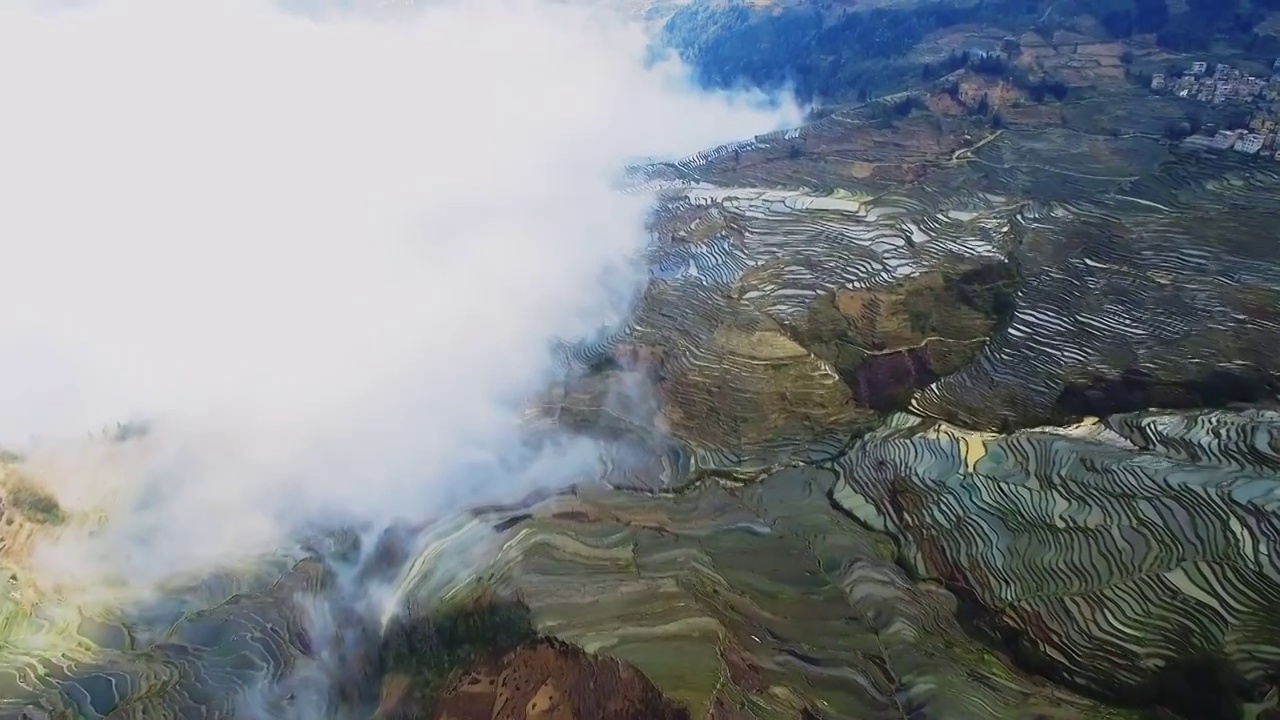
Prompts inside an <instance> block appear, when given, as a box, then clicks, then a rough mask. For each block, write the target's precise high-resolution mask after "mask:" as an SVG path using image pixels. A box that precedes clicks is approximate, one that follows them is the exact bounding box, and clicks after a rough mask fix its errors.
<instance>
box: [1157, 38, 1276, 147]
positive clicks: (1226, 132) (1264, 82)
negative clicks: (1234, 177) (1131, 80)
mask: <svg viewBox="0 0 1280 720" xmlns="http://www.w3.org/2000/svg"><path fill="white" fill-rule="evenodd" d="M1151 89H1152V90H1153V91H1155V92H1161V93H1170V94H1173V95H1176V96H1178V97H1181V98H1187V99H1190V100H1198V101H1200V102H1204V103H1209V104H1212V105H1222V104H1226V103H1235V104H1240V105H1245V106H1247V107H1249V108H1250V109H1251V110H1252V114H1251V116H1250V118H1249V121H1248V126H1247V127H1243V128H1228V129H1218V130H1216V132H1212V131H1213V128H1211V127H1206V128H1204V129H1205V130H1209V131H1211V133H1212V134H1205V133H1197V134H1194V135H1192V136H1190V137H1188V138H1186V139H1184V140H1183V141H1182V145H1183V147H1187V148H1196V149H1202V150H1235V151H1236V152H1239V153H1243V154H1245V155H1268V156H1271V157H1274V158H1275V159H1276V160H1277V161H1280V140H1278V139H1277V132H1278V131H1280V59H1277V60H1276V61H1275V63H1274V64H1273V65H1272V73H1271V76H1270V77H1257V76H1254V75H1251V74H1248V73H1245V72H1243V71H1241V70H1240V69H1238V68H1234V67H1231V66H1230V65H1226V64H1223V63H1217V64H1216V65H1215V67H1214V68H1213V73H1212V74H1210V73H1209V63H1207V62H1195V63H1192V65H1191V68H1190V69H1189V70H1187V71H1186V72H1184V73H1183V74H1182V75H1180V76H1170V75H1167V74H1165V73H1158V74H1156V75H1153V76H1152V77H1151Z"/></svg>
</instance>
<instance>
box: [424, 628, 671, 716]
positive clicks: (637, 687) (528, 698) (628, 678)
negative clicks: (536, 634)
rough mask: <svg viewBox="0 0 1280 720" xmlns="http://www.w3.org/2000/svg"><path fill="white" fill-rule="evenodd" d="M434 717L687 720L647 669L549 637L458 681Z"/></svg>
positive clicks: (477, 667)
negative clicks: (648, 676)
mask: <svg viewBox="0 0 1280 720" xmlns="http://www.w3.org/2000/svg"><path fill="white" fill-rule="evenodd" d="M427 717H429V718H431V719H432V720H688V718H689V711H688V709H686V708H685V707H683V706H682V705H680V704H678V703H676V702H674V701H672V700H670V699H668V698H667V697H666V696H664V695H663V694H662V692H661V691H660V690H658V688H657V686H655V685H654V684H653V682H652V681H651V680H649V678H647V677H645V675H644V673H642V672H640V671H639V670H638V669H636V668H635V666H633V665H630V664H628V663H624V662H622V661H620V660H617V659H614V658H609V657H602V656H598V655H590V654H588V653H586V652H584V651H583V650H582V649H580V648H578V647H576V646H574V645H571V644H569V643H566V642H562V641H559V640H555V639H551V638H544V639H541V640H537V641H535V642H532V643H528V644H526V645H523V646H521V647H519V648H517V649H516V650H514V651H512V652H510V653H508V654H507V655H505V656H503V657H501V658H494V657H489V658H484V659H482V660H480V661H478V662H476V663H475V664H473V665H472V667H470V668H468V669H467V670H466V671H465V672H463V673H461V674H460V675H459V676H458V677H456V678H454V679H453V680H452V681H451V682H450V683H449V684H448V685H447V686H446V688H445V690H444V692H443V693H442V694H441V696H440V699H439V701H438V702H437V703H436V707H435V708H434V710H433V712H432V713H431V714H430V715H428V716H427Z"/></svg>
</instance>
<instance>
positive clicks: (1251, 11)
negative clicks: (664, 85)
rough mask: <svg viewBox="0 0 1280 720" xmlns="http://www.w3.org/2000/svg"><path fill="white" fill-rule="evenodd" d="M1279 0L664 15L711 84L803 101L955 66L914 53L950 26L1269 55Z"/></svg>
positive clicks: (720, 8) (891, 88)
mask: <svg viewBox="0 0 1280 720" xmlns="http://www.w3.org/2000/svg"><path fill="white" fill-rule="evenodd" d="M1277 12H1280V0H977V1H976V2H974V1H972V0H970V1H965V0H939V1H936V2H922V3H904V4H903V6H901V7H895V6H892V5H890V6H886V7H875V8H872V9H866V10H863V9H859V8H857V7H856V5H855V6H852V7H851V6H848V5H845V4H842V3H839V2H818V3H812V4H810V3H803V4H799V5H795V6H787V7H784V8H779V7H777V6H770V5H747V4H739V3H727V4H725V3H707V2H702V1H701V0H695V1H694V2H692V3H690V4H688V5H685V6H683V7H681V8H680V9H679V10H677V11H676V12H675V13H674V14H672V15H671V17H670V18H668V20H667V21H666V24H665V26H664V28H663V38H664V41H665V43H666V44H667V46H668V47H670V48H672V49H674V50H675V51H676V52H677V53H679V55H680V56H681V57H682V58H683V59H684V60H685V61H686V62H689V63H690V64H691V65H693V66H694V67H695V68H696V71H697V72H698V75H699V79H700V81H701V82H702V83H704V84H705V85H707V86H709V87H732V86H735V85H740V84H747V85H754V86H758V87H764V88H770V89H772V88H781V87H786V86H790V87H793V88H794V89H795V92H796V94H797V95H798V96H799V97H800V99H801V100H802V101H806V102H809V101H815V100H819V101H827V102H843V101H861V100H866V99H869V98H872V97H877V96H879V95H883V94H886V93H892V92H896V91H898V90H901V89H903V88H904V87H910V86H911V85H912V84H913V83H914V82H916V81H929V80H933V79H936V77H938V76H941V75H942V74H945V73H946V72H947V71H949V70H954V69H957V68H956V67H955V66H954V65H955V62H956V61H955V58H943V59H942V61H941V62H940V63H937V64H932V65H930V66H929V67H922V66H923V65H925V64H927V63H926V62H923V61H922V59H921V58H920V57H918V56H917V55H915V54H913V51H914V50H915V49H916V48H917V47H918V46H919V45H920V43H921V42H922V41H924V40H926V39H927V38H928V37H929V36H930V35H931V34H933V33H937V32H938V31H941V30H944V29H946V28H950V27H953V26H959V25H968V24H972V25H978V26H988V27H997V28H1001V29H1004V30H1006V31H1007V32H1009V33H1010V34H1011V36H1014V35H1017V34H1019V33H1022V32H1027V31H1032V32H1036V33H1039V34H1041V35H1043V36H1045V37H1049V36H1051V35H1052V34H1053V33H1054V32H1056V31H1058V30H1060V29H1077V30H1078V29H1080V26H1081V25H1082V24H1087V25H1088V26H1089V29H1090V30H1091V31H1092V32H1094V33H1096V34H1097V35H1098V36H1100V37H1103V38H1107V39H1112V40H1127V39H1129V38H1132V37H1134V36H1136V35H1147V36H1150V38H1151V39H1152V40H1153V41H1154V43H1155V44H1156V45H1157V46H1158V47H1160V48H1162V49H1164V50H1167V51H1170V52H1176V53H1186V52H1198V51H1206V50H1209V49H1210V48H1211V47H1213V46H1214V45H1215V43H1218V44H1220V45H1227V46H1230V47H1232V48H1235V49H1238V50H1240V51H1242V52H1246V53H1250V54H1253V55H1256V56H1258V57H1259V58H1264V57H1266V58H1269V57H1273V56H1277V55H1280V37H1277V35H1275V34H1271V33H1270V32H1268V30H1269V29H1270V28H1269V27H1268V26H1269V22H1268V20H1269V17H1270V16H1271V15H1273V14H1274V13H1277ZM966 61H967V59H966ZM949 63H950V64H951V66H950V67H948V64H949ZM1032 81H1033V82H1034V80H1032Z"/></svg>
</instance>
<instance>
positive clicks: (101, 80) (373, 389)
mask: <svg viewBox="0 0 1280 720" xmlns="http://www.w3.org/2000/svg"><path fill="white" fill-rule="evenodd" d="M66 4H67V3H63V5H66ZM51 7H52V6H51V5H46V6H44V10H43V11H34V10H33V7H32V6H30V5H25V6H24V5H23V4H22V3H14V2H6V3H0V88H2V89H3V93H4V97H3V105H4V111H3V113H0V206H2V207H3V210H0V268H3V270H2V272H0V443H5V444H7V446H9V447H13V446H15V444H18V445H21V444H29V443H30V441H31V440H32V438H39V439H42V442H39V443H36V447H37V448H38V449H39V448H43V449H42V450H38V451H37V452H36V453H35V454H34V455H33V458H34V460H33V462H34V463H35V464H36V466H37V469H38V470H39V471H40V472H41V474H42V476H43V477H45V478H46V480H47V482H49V483H50V485H51V486H53V487H54V488H55V489H56V490H57V491H58V493H59V495H60V497H61V498H62V500H63V501H64V502H65V503H66V504H67V505H69V506H71V507H78V508H105V509H106V510H108V514H109V517H110V518H111V525H110V527H109V529H108V531H107V532H105V533H103V534H100V535H99V536H97V537H96V538H95V539H93V540H92V547H93V548H96V551H92V550H90V549H87V548H89V547H90V546H89V545H86V544H83V543H88V542H89V540H88V539H87V538H79V542H77V540H76V538H72V539H71V540H68V541H67V543H68V544H66V545H64V546H62V547H61V549H59V548H52V549H47V552H46V555H45V557H46V559H47V560H48V561H49V567H51V568H53V567H58V563H57V562H55V561H57V560H59V559H61V561H62V567H63V569H68V570H70V571H73V572H85V567H86V565H92V567H93V568H94V572H96V573H98V575H95V576H94V577H93V578H92V579H94V580H98V581H105V579H106V578H107V577H110V576H118V575H121V574H123V575H125V576H128V577H134V578H137V577H141V578H142V579H145V580H153V579H156V576H158V575H163V574H166V573H168V572H171V571H175V570H195V571H198V569H199V568H200V567H202V566H203V565H204V564H205V563H209V562H213V561H216V560H221V559H227V558H230V557H233V556H236V555H238V554H240V553H242V552H250V551H253V550H259V549H262V548H263V547H267V546H269V544H270V543H272V542H278V541H279V540H280V539H281V538H282V537H283V535H284V534H286V533H288V532H291V531H293V530H296V529H297V527H298V525H299V524H300V523H304V522H306V521H310V520H315V519H318V518H324V517H327V516H328V515H329V514H331V513H334V512H344V513H348V514H351V515H355V516H357V517H361V518H364V519H367V520H370V521H373V522H377V521H383V520H386V519H388V518H390V517H392V516H395V515H421V516H430V515H432V514H435V513H438V512H441V511H443V510H447V509H448V508H449V507H453V506H454V505H455V504H456V503H458V502H461V501H463V500H466V499H468V498H469V497H471V496H472V494H473V493H472V491H474V490H476V487H477V485H484V491H485V493H486V494H488V495H491V496H493V495H497V496H504V495H512V496H518V495H519V494H522V493H523V492H524V491H525V490H527V489H528V488H529V486H530V485H533V484H539V483H555V482H559V481H563V480H564V479H565V478H564V477H555V475H556V474H557V472H560V473H561V474H565V473H570V472H571V471H573V470H576V469H581V468H582V467H585V465H584V464H582V463H585V462H586V460H585V458H587V456H588V455H589V453H586V452H578V453H576V454H575V452H574V451H572V450H570V449H566V450H565V451H564V453H563V458H564V460H565V462H564V463H561V464H560V465H561V467H560V468H559V470H557V469H555V468H549V467H548V464H547V463H546V462H545V460H544V461H543V464H541V465H539V466H538V468H539V470H538V473H537V475H538V476H537V477H530V475H531V473H529V472H522V471H521V470H522V469H523V468H524V467H525V465H526V463H525V459H522V458H520V457H519V456H518V455H517V454H514V453H513V452H511V451H509V448H510V447H511V445H512V441H513V434H512V429H513V423H514V419H515V417H516V414H517V413H516V409H515V408H516V402H517V401H518V399H519V398H520V397H521V396H523V395H524V394H525V393H527V392H530V391H531V390H533V389H534V388H536V387H537V386H538V385H539V383H540V382H542V381H543V380H545V378H546V373H547V370H548V367H549V365H548V362H547V355H546V348H547V346H548V342H549V341H550V340H551V338H553V337H556V336H566V335H574V334H577V333H580V332H583V331H585V330H587V329H589V328H591V327H594V326H597V325H598V324H600V323H601V322H604V321H607V320H608V319H610V318H612V317H615V316H616V315H617V314H618V313H619V312H620V311H621V310H622V307H621V304H620V301H619V298H625V297H627V296H628V294H629V293H628V292H627V291H629V290H633V289H634V283H637V282H639V279H640V276H641V274H642V270H641V269H640V268H637V267H636V265H635V263H634V256H635V254H636V252H637V251H638V250H639V249H640V248H642V247H643V245H644V244H645V242H646V241H647V239H646V236H645V233H644V230H643V215H644V213H645V211H646V207H647V205H648V203H649V200H650V199H649V198H645V197H640V196H627V195H622V194H618V193H616V192H614V191H613V190H612V188H611V186H610V182H611V179H612V178H613V177H614V176H615V174H616V173H617V171H618V170H619V167H620V165H621V164H622V163H623V162H624V161H625V159H626V158H629V157H634V156H637V155H649V154H662V155H673V154H674V155H678V154H683V153H687V152H692V151H695V150H697V149H700V148H702V147H704V146H707V145H710V144H714V143H716V142H721V141H727V140H732V139H737V138H740V137H746V136H750V135H751V134H754V133H759V132H764V131H768V130H771V129H774V128H776V127H778V126H780V125H783V124H787V123H792V122H795V121H796V120H797V113H796V111H795V110H794V109H793V108H787V109H783V110H777V109H773V110H770V109H767V108H764V107H761V106H759V104H758V103H756V102H754V101H755V100H758V99H759V98H754V99H753V98H746V97H742V96H735V97H730V96H724V95H718V96H711V95H707V94H703V93H700V92H697V91H694V90H693V89H691V88H690V87H689V86H688V85H687V84H686V83H685V82H684V79H683V75H682V72H681V69H680V68H678V67H674V66H666V67H662V68H656V69H646V67H645V65H644V62H643V60H644V46H645V42H646V38H645V36H644V34H643V32H642V31H641V30H640V29H638V28H637V27H635V26H631V25H626V24H622V23H619V22H615V21H614V20H612V19H611V18H612V16H611V15H609V14H608V13H605V12H601V11H599V10H598V9H597V10H589V9H587V8H583V7H571V6H567V5H559V4H549V3H541V2H533V1H523V0H512V1H504V0H479V1H475V0H471V1H468V2H441V3H436V4H432V5H430V6H427V7H425V8H423V9H422V11H421V13H418V14H413V15H412V16H399V17H397V18H396V19H395V20H394V21H388V20H386V19H383V20H379V21H372V20H370V19H368V18H356V17H352V16H347V15H330V16H329V17H327V18H326V19H324V20H323V21H316V20H314V19H306V18H303V17H301V16H298V15H290V14H285V13H283V12H280V11H279V10H277V9H276V8H274V7H273V6H271V5H269V4H267V3H266V2H265V1H261V2H260V1H254V0H216V1H212V0H103V1H101V2H97V3H90V4H85V5H84V6H83V7H77V8H75V9H72V10H66V9H57V10H50V9H49V8H51ZM618 268H623V269H627V270H628V273H627V274H626V275H625V277H627V278H629V279H628V280H627V281H626V282H625V283H623V285H628V287H622V288H620V287H618V276H617V274H616V273H614V274H612V275H611V274H609V273H607V272H606V271H609V270H611V269H612V270H617V269H618ZM604 278H609V279H607V280H606V279H604ZM132 417H146V418H152V419H156V418H159V420H158V421H156V422H155V423H154V425H153V429H154V430H155V432H154V433H153V435H152V436H151V437H149V438H147V439H145V440H144V441H142V442H140V443H135V444H130V445H127V446H117V447H107V448H103V447H101V446H88V445H84V444H75V443H71V444H69V443H67V442H65V439H66V438H69V437H77V436H83V434H84V433H85V432H86V431H90V430H95V429H97V428H100V427H102V426H103V425H104V424H106V423H110V422H114V421H116V420H119V419H122V418H132ZM575 458H576V459H578V460H582V463H577V462H575ZM73 558H74V559H75V561H74V562H73V561H72V559H73ZM88 558H92V561H91V562H84V561H85V560H86V559H88ZM144 571H146V572H144Z"/></svg>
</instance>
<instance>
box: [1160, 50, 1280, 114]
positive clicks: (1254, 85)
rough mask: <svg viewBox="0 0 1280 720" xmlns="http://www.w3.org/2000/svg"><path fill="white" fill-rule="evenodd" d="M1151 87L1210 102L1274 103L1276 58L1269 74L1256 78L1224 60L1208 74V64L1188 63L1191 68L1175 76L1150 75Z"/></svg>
mask: <svg viewBox="0 0 1280 720" xmlns="http://www.w3.org/2000/svg"><path fill="white" fill-rule="evenodd" d="M1151 89H1152V90H1155V91H1157V92H1169V93H1172V94H1174V95H1177V96H1178V97H1184V98H1190V99H1193V100H1199V101H1200V102H1206V103H1211V104H1214V105H1221V104H1222V103H1227V102H1238V103H1255V102H1258V101H1262V102H1275V101H1277V100H1280V60H1277V61H1276V63H1275V65H1274V66H1273V72H1272V74H1271V77H1256V76H1254V75H1250V74H1248V73H1245V72H1242V71H1241V70H1240V69H1239V68H1233V67H1231V66H1230V65H1226V64H1224V63H1218V64H1217V65H1216V66H1215V67H1214V68H1213V74H1212V75H1211V74H1209V63H1206V62H1197V63H1192V65H1191V69H1190V70H1187V71H1186V72H1184V73H1183V74H1182V75H1179V76H1173V77H1171V76H1169V75H1166V74H1164V73H1156V74H1155V75H1152V76H1151Z"/></svg>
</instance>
